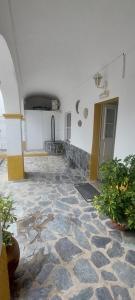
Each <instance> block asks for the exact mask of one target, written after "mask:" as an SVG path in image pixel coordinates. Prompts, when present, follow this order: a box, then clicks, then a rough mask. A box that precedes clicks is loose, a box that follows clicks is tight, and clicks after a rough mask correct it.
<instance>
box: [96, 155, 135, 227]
mask: <svg viewBox="0 0 135 300" xmlns="http://www.w3.org/2000/svg"><path fill="white" fill-rule="evenodd" d="M100 178H101V194H100V195H99V196H95V197H94V206H95V207H96V208H97V210H98V211H99V212H101V213H103V214H105V215H107V216H109V217H110V218H111V219H112V220H113V221H115V222H117V223H120V224H124V225H125V226H126V227H127V228H128V229H130V230H135V155H129V156H127V157H126V158H125V159H124V160H123V161H122V160H121V159H117V158H116V159H113V160H111V161H108V162H106V163H103V164H102V165H101V167H100Z"/></svg>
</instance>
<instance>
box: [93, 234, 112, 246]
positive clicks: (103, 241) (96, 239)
mask: <svg viewBox="0 0 135 300" xmlns="http://www.w3.org/2000/svg"><path fill="white" fill-rule="evenodd" d="M91 242H92V243H93V244H94V245H95V246H96V247H97V248H105V247H106V245H107V244H108V243H110V242H111V239H110V238H108V237H104V236H93V237H92V239H91Z"/></svg>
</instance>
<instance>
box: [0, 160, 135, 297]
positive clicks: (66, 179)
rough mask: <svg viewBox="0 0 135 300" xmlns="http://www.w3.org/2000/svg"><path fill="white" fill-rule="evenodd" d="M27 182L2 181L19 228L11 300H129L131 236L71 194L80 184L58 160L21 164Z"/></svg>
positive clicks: (134, 262) (133, 276) (134, 253)
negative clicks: (19, 255) (13, 207)
mask: <svg viewBox="0 0 135 300" xmlns="http://www.w3.org/2000/svg"><path fill="white" fill-rule="evenodd" d="M25 170H26V172H27V180H24V181H22V182H7V181H6V176H5V174H6V166H5V164H4V163H3V164H2V166H1V167H0V192H4V193H5V194H9V193H11V194H12V198H13V199H14V206H15V208H16V215H17V217H18V222H17V224H16V225H15V226H12V228H11V229H12V230H13V231H14V233H15V236H16V238H17V239H18V241H19V245H20V249H21V260H20V265H19V267H18V269H17V271H16V274H15V280H14V295H13V298H12V299H14V300H15V299H20V300H22V299H25V300H45V299H47V300H89V299H91V300H95V299H97V300H112V299H114V300H129V299H131V300H134V299H135V234H134V233H129V232H125V233H124V232H120V231H119V230H117V229H116V228H114V227H113V225H112V223H111V222H110V220H109V219H106V218H105V217H103V216H98V214H97V212H96V211H95V209H94V208H93V206H92V203H90V204H88V203H87V202H86V201H85V200H84V199H83V198H82V197H81V195H80V194H79V193H78V192H77V191H76V189H75V188H74V183H79V182H84V181H85V179H84V178H82V177H81V175H80V173H79V170H77V169H69V168H68V165H67V164H66V162H65V161H64V160H63V158H62V157H50V156H49V157H35V158H34V157H33V158H25Z"/></svg>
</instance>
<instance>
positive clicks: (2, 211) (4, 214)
mask: <svg viewBox="0 0 135 300" xmlns="http://www.w3.org/2000/svg"><path fill="white" fill-rule="evenodd" d="M15 221H16V216H15V215H14V209H13V200H12V199H11V197H10V196H8V197H6V196H3V195H0V222H1V230H2V238H3V243H4V245H5V247H6V252H7V263H8V274H9V280H10V281H11V279H12V277H13V273H14V272H15V270H16V268H17V266H18V263H19V258H20V250H19V245H18V242H17V240H16V239H15V238H14V237H13V234H12V233H11V232H10V231H9V227H10V225H11V224H12V223H14V222H15Z"/></svg>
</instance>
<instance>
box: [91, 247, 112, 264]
mask: <svg viewBox="0 0 135 300" xmlns="http://www.w3.org/2000/svg"><path fill="white" fill-rule="evenodd" d="M91 261H92V262H93V264H94V265H95V266H96V267H97V268H101V267H103V266H106V265H108V264H109V263H110V260H109V259H108V258H107V257H106V256H105V255H104V254H103V253H102V252H100V251H95V252H93V253H92V255H91Z"/></svg>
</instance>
